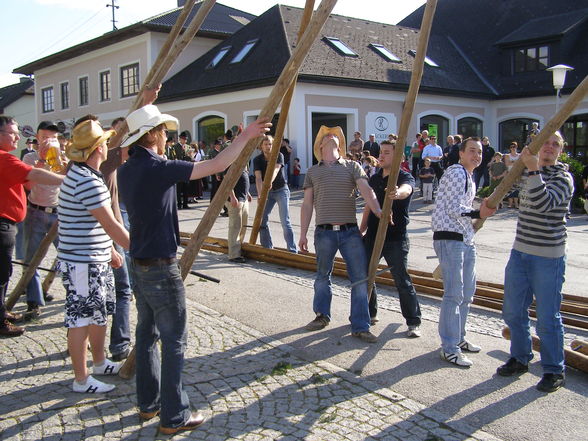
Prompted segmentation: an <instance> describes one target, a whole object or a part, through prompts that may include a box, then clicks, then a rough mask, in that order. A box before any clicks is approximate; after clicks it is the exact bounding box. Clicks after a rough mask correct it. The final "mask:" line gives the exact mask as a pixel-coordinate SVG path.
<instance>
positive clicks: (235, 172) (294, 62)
mask: <svg viewBox="0 0 588 441" xmlns="http://www.w3.org/2000/svg"><path fill="white" fill-rule="evenodd" d="M336 3H337V0H323V1H322V2H321V4H320V6H319V8H318V9H317V11H316V12H315V14H314V15H313V18H312V21H311V23H310V25H309V27H308V29H307V30H306V32H305V33H304V35H303V36H302V39H301V40H300V41H299V42H298V44H297V46H296V49H295V50H294V52H293V53H292V56H291V57H290V60H289V61H288V63H287V64H286V66H285V67H284V70H283V71H282V73H281V75H280V77H279V78H278V81H277V82H276V84H275V86H274V88H273V90H272V92H271V94H270V96H269V98H268V99H267V101H266V103H265V105H264V107H263V109H262V110H261V113H260V115H259V117H260V118H266V119H271V118H272V116H273V115H274V114H275V112H276V109H277V107H278V104H279V103H280V102H281V101H282V99H283V97H284V95H285V94H286V91H287V90H288V88H289V87H290V85H291V84H292V82H293V81H294V78H295V77H296V75H297V73H298V70H299V69H300V66H301V65H302V62H303V61H304V59H305V58H306V54H307V53H308V51H309V50H310V47H311V46H312V44H313V43H314V41H315V40H316V38H317V36H318V34H319V33H320V31H321V29H322V28H323V25H324V24H325V22H326V21H327V18H328V17H329V14H330V13H331V11H332V10H333V7H334V6H335V4H336ZM260 139H261V137H257V138H254V139H251V140H250V141H249V142H248V143H247V145H246V146H245V148H244V149H243V151H242V152H241V154H240V155H239V157H238V158H237V159H236V160H235V162H234V163H233V165H231V167H230V168H229V170H228V172H227V174H226V175H225V177H224V179H223V181H222V182H221V185H220V187H219V189H218V190H217V193H216V195H215V196H214V198H213V200H212V202H211V203H210V205H209V206H208V209H207V210H206V213H205V214H204V216H203V218H202V220H201V221H200V223H199V224H198V228H196V231H195V232H194V234H193V236H192V238H191V239H190V242H189V243H188V246H187V247H186V248H185V250H184V254H183V255H182V258H181V260H180V268H181V271H182V278H183V279H185V278H186V276H187V274H188V273H189V271H190V268H191V267H192V264H193V263H194V259H195V258H196V256H197V255H198V251H199V250H200V247H201V246H202V243H203V242H204V240H205V239H206V237H207V236H208V233H209V232H210V229H211V228H212V225H213V224H214V222H215V221H216V218H217V217H218V214H219V213H220V210H221V208H222V206H223V205H224V203H225V201H226V200H227V198H228V196H229V193H230V191H231V190H232V189H233V187H234V186H235V183H236V182H237V179H238V178H239V176H240V175H241V172H242V171H243V169H244V168H245V165H246V164H247V162H248V161H249V157H250V156H251V153H253V150H255V148H256V147H257V146H258V144H259V141H260Z"/></svg>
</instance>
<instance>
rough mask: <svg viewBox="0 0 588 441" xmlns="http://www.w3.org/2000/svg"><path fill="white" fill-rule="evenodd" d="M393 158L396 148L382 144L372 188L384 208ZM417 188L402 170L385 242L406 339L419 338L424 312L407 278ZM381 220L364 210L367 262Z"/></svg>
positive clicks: (372, 305)
mask: <svg viewBox="0 0 588 441" xmlns="http://www.w3.org/2000/svg"><path fill="white" fill-rule="evenodd" d="M393 156H394V144H393V143H391V142H390V141H382V143H381V144H380V158H379V162H380V167H381V169H380V170H379V171H378V172H377V173H376V174H374V175H373V176H372V177H371V178H370V180H369V184H370V187H372V189H373V190H374V193H375V194H376V197H377V198H378V202H379V203H380V205H383V204H384V197H385V196H386V187H387V186H388V176H389V175H390V171H391V168H392V159H393ZM414 186H415V180H414V178H413V177H412V175H411V174H410V173H407V172H405V171H404V170H400V171H399V174H398V182H397V185H396V189H395V190H392V191H391V192H390V197H392V199H393V200H394V204H393V205H392V221H393V224H392V225H388V230H387V231H386V240H385V241H384V246H383V248H382V256H384V259H386V263H387V264H388V266H390V273H391V274H392V277H394V284H395V285H396V289H398V297H399V298H400V310H401V311H402V315H403V317H404V319H405V320H406V324H407V325H408V331H407V332H406V335H407V337H420V336H421V334H420V330H419V326H420V324H421V310H420V307H419V301H418V299H417V295H416V291H415V289H414V286H413V285H412V280H411V279H410V275H409V274H408V250H409V246H410V245H409V242H408V235H407V233H406V225H407V224H408V222H409V219H408V206H409V205H410V199H411V197H412V194H413V191H414ZM379 222H380V220H379V218H378V217H376V215H375V214H373V213H372V212H371V210H370V209H369V207H367V206H366V207H365V209H364V211H363V217H362V219H361V226H360V231H361V232H362V233H363V232H365V231H366V229H367V232H366V234H365V236H364V244H365V247H366V254H367V257H368V259H369V258H370V257H371V255H372V251H373V249H374V243H375V241H376V233H377V231H378V224H379ZM369 311H370V319H371V322H372V324H374V323H375V322H377V318H376V315H377V313H378V300H377V293H376V287H375V285H374V288H373V290H372V295H371V297H370V302H369Z"/></svg>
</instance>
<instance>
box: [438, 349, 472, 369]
mask: <svg viewBox="0 0 588 441" xmlns="http://www.w3.org/2000/svg"><path fill="white" fill-rule="evenodd" d="M440 355H441V360H445V361H448V362H449V363H453V364H455V365H457V366H463V367H470V366H471V365H473V364H474V363H473V362H472V360H470V359H469V358H467V357H466V356H465V355H463V354H462V353H461V352H455V353H451V352H445V351H444V350H443V349H441V353H440Z"/></svg>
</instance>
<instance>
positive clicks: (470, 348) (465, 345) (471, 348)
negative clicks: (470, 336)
mask: <svg viewBox="0 0 588 441" xmlns="http://www.w3.org/2000/svg"><path fill="white" fill-rule="evenodd" d="M457 347H458V348H459V349H461V350H462V351H466V352H472V353H476V352H480V351H481V350H482V348H481V347H480V346H478V345H475V344H473V343H470V342H469V341H467V340H464V341H462V342H461V343H459V344H458V345H457Z"/></svg>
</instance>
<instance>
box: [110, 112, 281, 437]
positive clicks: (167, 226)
mask: <svg viewBox="0 0 588 441" xmlns="http://www.w3.org/2000/svg"><path fill="white" fill-rule="evenodd" d="M127 124H128V126H129V136H128V138H127V139H126V140H125V141H124V142H123V144H122V146H123V147H125V146H131V151H129V154H130V157H129V160H128V161H127V162H126V163H125V164H123V165H122V166H121V167H120V169H119V172H118V173H119V190H120V194H121V197H122V200H123V201H124V203H125V204H126V206H127V210H128V213H129V220H130V224H131V232H130V233H131V249H130V254H131V266H130V272H131V276H132V280H133V290H134V292H135V296H136V299H137V312H138V323H137V329H136V354H137V375H136V381H137V402H138V407H139V417H140V418H142V419H145V420H148V419H151V418H153V417H155V416H157V415H159V414H160V422H161V425H160V432H162V433H164V434H173V433H176V432H178V431H180V430H192V429H195V428H196V427H198V426H199V425H200V424H202V422H203V421H204V417H203V416H202V415H201V414H200V413H199V412H191V410H190V403H189V400H188V395H187V394H186V392H185V391H184V389H183V387H182V367H183V364H184V350H185V347H186V341H187V330H186V325H187V319H186V306H185V292H184V284H183V282H182V277H181V274H180V269H179V266H178V263H177V261H176V250H177V245H178V244H179V243H180V236H179V226H178V213H177V206H176V197H175V190H174V185H175V184H176V183H177V182H184V181H189V180H193V179H200V178H202V177H204V176H209V175H212V174H214V173H218V172H221V171H222V170H225V169H226V168H227V167H228V166H229V165H231V163H233V162H234V161H235V160H236V159H237V157H238V155H239V153H240V152H241V150H242V149H243V147H244V146H245V145H246V144H247V141H248V140H249V139H251V138H254V137H257V136H261V135H263V134H265V132H266V131H267V130H269V127H270V126H271V124H270V123H267V122H266V120H257V121H255V122H254V123H252V124H251V125H250V126H249V127H247V128H246V129H245V130H244V131H243V133H242V134H241V135H240V136H239V137H238V138H237V139H235V141H233V142H232V143H231V145H230V146H229V147H227V148H226V149H225V150H223V151H222V152H220V153H219V154H218V155H217V156H216V157H215V158H214V159H212V160H209V161H200V162H187V161H178V160H173V161H169V160H165V159H163V158H162V156H161V155H162V154H163V152H164V148H165V141H166V133H165V132H166V129H167V130H177V127H178V120H177V119H176V118H174V117H173V116H171V115H165V114H162V113H160V112H159V109H158V108H157V107H156V106H153V105H147V106H144V107H142V108H140V109H138V110H136V111H134V112H132V113H131V114H130V115H129V116H128V117H127ZM158 339H160V340H161V343H162V345H161V352H162V359H163V362H161V361H160V358H159V355H158V352H157V345H156V342H157V340H158Z"/></svg>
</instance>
